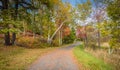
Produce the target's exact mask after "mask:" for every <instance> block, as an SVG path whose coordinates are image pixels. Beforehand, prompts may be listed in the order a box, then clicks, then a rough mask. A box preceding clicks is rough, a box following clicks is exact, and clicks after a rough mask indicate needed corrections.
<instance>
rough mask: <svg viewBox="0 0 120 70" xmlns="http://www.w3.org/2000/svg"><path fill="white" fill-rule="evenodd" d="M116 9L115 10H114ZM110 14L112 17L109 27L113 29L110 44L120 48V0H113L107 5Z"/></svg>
mask: <svg viewBox="0 0 120 70" xmlns="http://www.w3.org/2000/svg"><path fill="white" fill-rule="evenodd" d="M113 9H114V10H113ZM107 13H108V16H109V17H110V18H111V19H112V22H111V23H109V28H110V30H111V32H110V35H111V40H110V46H111V47H114V48H119V45H120V39H119V38H120V34H119V33H120V0H114V1H111V2H110V3H109V4H108V6H107ZM107 31H108V30H107Z"/></svg>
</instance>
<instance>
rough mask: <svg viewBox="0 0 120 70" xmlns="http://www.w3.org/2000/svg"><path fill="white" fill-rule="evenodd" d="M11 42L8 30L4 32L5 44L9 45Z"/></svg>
mask: <svg viewBox="0 0 120 70" xmlns="http://www.w3.org/2000/svg"><path fill="white" fill-rule="evenodd" d="M10 44H11V43H10V33H9V32H7V33H6V34H5V45H6V46H9V45H10Z"/></svg>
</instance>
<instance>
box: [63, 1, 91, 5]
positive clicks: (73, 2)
mask: <svg viewBox="0 0 120 70" xmlns="http://www.w3.org/2000/svg"><path fill="white" fill-rule="evenodd" d="M62 1H63V2H69V3H70V4H71V5H72V6H76V4H78V3H84V2H86V1H87V0H62ZM90 1H91V2H92V3H93V0H90Z"/></svg>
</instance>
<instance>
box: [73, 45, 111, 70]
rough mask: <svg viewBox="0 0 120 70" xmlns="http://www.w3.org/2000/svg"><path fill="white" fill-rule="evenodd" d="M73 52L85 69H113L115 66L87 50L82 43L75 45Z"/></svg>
mask: <svg viewBox="0 0 120 70" xmlns="http://www.w3.org/2000/svg"><path fill="white" fill-rule="evenodd" d="M73 52H74V55H75V57H76V58H77V59H78V61H79V64H80V65H82V66H83V67H82V68H83V69H84V70H113V68H112V67H111V66H110V65H109V64H106V63H105V62H104V61H103V60H101V59H98V58H96V57H95V56H93V55H91V54H90V53H88V52H85V51H84V48H83V46H82V45H80V46H77V47H75V48H74V50H73Z"/></svg>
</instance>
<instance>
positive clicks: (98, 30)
mask: <svg viewBox="0 0 120 70" xmlns="http://www.w3.org/2000/svg"><path fill="white" fill-rule="evenodd" d="M100 38H101V37H100V30H98V47H99V48H100V46H101V45H100V43H101V42H100Z"/></svg>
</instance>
